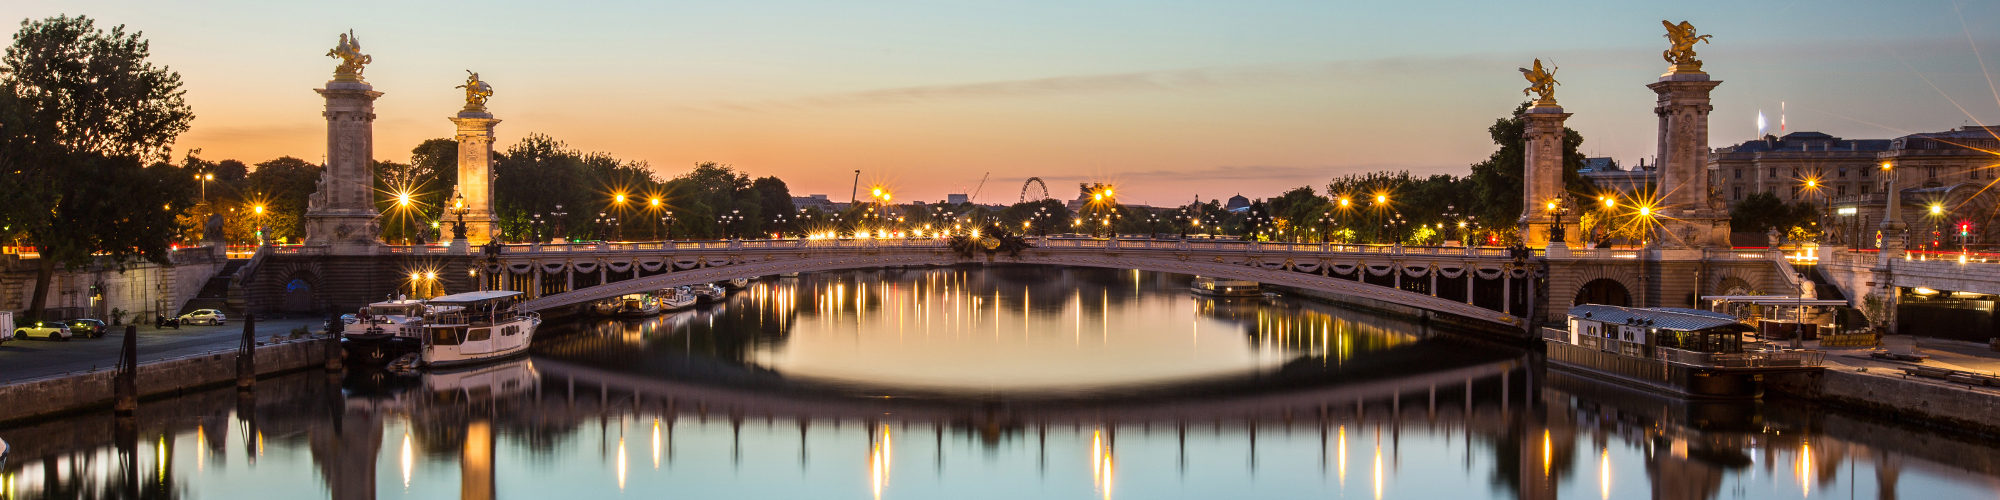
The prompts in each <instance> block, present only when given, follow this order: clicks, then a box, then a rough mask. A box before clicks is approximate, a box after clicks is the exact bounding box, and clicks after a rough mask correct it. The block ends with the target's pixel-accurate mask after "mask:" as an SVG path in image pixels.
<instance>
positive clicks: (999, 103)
mask: <svg viewBox="0 0 2000 500" xmlns="http://www.w3.org/2000/svg"><path fill="white" fill-rule="evenodd" d="M1627 4H1628V3H1627V2H1602V1H1551V2H1533V3H1522V2H1459V3H1444V2H1354V1H1253V2H1162V1H1125V2H1111V1H1089V2H1084V1H1047V2H1043V1H1008V2H958V1H948V2H947V1H907V2H814V1H796V2H794V1H784V2H641V1H607V2H547V1H518V2H517V1H491V2H403V1H383V2H373V1H342V2H257V1H232V2H224V1H176V2H159V1H145V2H138V1H90V2H83V1H66V2H50V1H21V2H6V3H4V4H0V19H5V20H7V21H9V22H10V24H8V25H7V26H9V27H8V28H7V31H8V32H9V33H10V34H11V33H12V32H13V31H14V30H15V29H18V27H17V25H15V24H12V23H13V22H18V21H19V20H21V19H27V18H35V19H39V18H43V17H48V16H53V15H57V14H84V15H89V16H91V17H93V18H96V19H98V21H99V23H100V24H101V25H103V26H106V27H108V26H110V25H116V24H124V25H126V26H128V27H129V28H131V29H136V30H140V31H143V32H144V33H145V36H146V38H147V39H149V40H151V41H152V47H153V59H154V61H156V62H158V63H162V64H165V65H168V66H170V67H171V68H172V69H173V70H175V71H178V72H180V73H181V75H182V76H183V78H184V80H185V82H186V88H187V90H188V98H189V101H190V103H191V104H192V105H193V107H194V111H195V114H196V116H197V118H196V120H195V122H194V127H193V129H192V130H190V131H189V132H188V133H187V134H185V135H183V136H181V138H180V140H179V141H178V143H177V144H176V148H177V150H181V151H185V150H187V149H189V148H200V149H201V150H202V154H201V156H202V157H203V158H207V159H211V160H220V159H228V158H234V159H239V160H243V161H245V162H249V163H256V162H260V161H265V160H269V159H271V158H275V157H278V156H284V155H291V156H297V157H301V158H305V159H307V160H310V161H315V162H317V161H319V160H320V159H321V157H322V155H324V154H325V147H326V146H325V121H324V119H323V118H322V117H321V116H320V112H321V107H322V104H323V102H322V100H321V99H320V97H319V96H318V95H317V94H315V93H313V91H312V89H314V88H318V87H321V86H322V85H323V84H324V83H325V81H326V80H327V79H329V78H330V77H331V74H332V70H333V67H334V65H335V60H334V59H331V58H328V57H326V56H325V55H324V54H325V53H326V51H327V49H328V48H331V47H332V46H333V45H334V43H335V42H336V34H338V33H341V32H345V31H346V30H348V29H353V30H354V31H355V32H356V33H357V34H358V35H359V37H360V39H361V41H362V44H363V52H365V53H368V54H371V55H373V56H374V64H372V65H369V66H368V68H367V79H368V81H369V83H371V84H373V85H374V86H375V89H376V90H378V91H381V92H384V93H385V95H383V96H382V98H381V99H380V100H378V101H377V103H376V114H377V116H378V118H377V121H376V122H375V143H376V144H375V156H376V158H378V159H382V160H392V161H408V160H409V152H410V149H411V148H412V147H414V146H415V145H416V144H417V143H418V142H420V141H422V140H424V139H429V138H438V137H450V136H451V134H452V133H453V127H452V124H451V122H449V121H447V120H446V117H447V116H450V115H451V114H452V113H454V112H456V111H457V110H458V108H459V107H460V105H461V104H462V102H463V101H462V99H463V94H462V92H461V91H459V90H456V89H453V88H452V87H453V86H455V85H458V84H460V83H462V82H463V80H464V76H465V70H467V69H471V70H474V71H478V72H480V74H481V75H482V76H484V77H485V78H486V79H487V80H488V81H489V82H491V83H492V84H493V86H494V87H495V90H496V94H495V95H494V96H493V98H492V101H491V102H490V104H489V106H490V108H491V110H492V112H493V113H494V114H495V115H497V117H499V118H500V119H502V120H503V121H504V122H503V123H501V124H500V126H499V128H498V132H499V134H500V139H499V144H500V146H502V147H505V146H508V145H511V144H513V143H514V142H516V141H518V140H519V139H520V138H521V137H522V136H524V135H526V134H529V133H544V134H548V135H551V136H553V137H555V138H557V139H560V140H563V141H565V142H567V143H568V144H569V145H570V146H572V147H575V148H578V149H582V150H586V151H604V152H608V153H610V154H612V155H614V156H617V157H619V158H624V159H630V160H643V161H646V162H648V163H650V164H651V166H652V167H653V168H654V169H655V170H656V171H657V172H658V173H659V175H660V176H661V177H663V178H664V177H671V176H674V175H678V174H679V173H681V172H683V171H685V170H686V169H687V168H688V167H689V166H690V165H692V164H694V163H695V162H700V161H715V162H721V163H727V164H731V165H734V166H736V167H737V168H740V169H742V170H744V171H746V172H748V173H750V174H752V175H757V176H762V175H778V176H780V177H782V178H784V179H785V180H786V181H787V182H789V183H790V185H791V188H792V192H793V193H794V194H797V195H804V194H808V193H824V194H829V195H832V197H833V198H834V199H836V200H841V201H844V200H845V199H846V198H847V193H841V192H840V191H841V190H840V188H844V187H848V185H849V182H850V180H851V179H852V176H853V171H854V170H856V169H860V170H862V171H863V174H862V182H863V184H864V185H867V184H869V183H881V184H885V185H888V186H891V187H892V188H893V189H895V190H896V191H897V193H898V194H897V199H900V200H937V199H942V198H943V197H944V195H945V194H946V193H961V192H970V191H971V190H972V189H973V187H974V185H976V184H977V183H978V181H979V179H980V177H981V176H982V175H983V174H984V173H986V172H992V180H991V181H989V182H987V184H986V185H985V188H984V190H983V191H982V192H981V193H980V196H979V198H978V201H981V202H989V203H1012V202H1014V201H1015V200H1016V198H1017V197H1018V196H1019V191H1020V187H1021V182H1022V180H1023V179H1025V178H1027V177H1029V176H1040V177H1041V178H1043V179H1045V180H1047V181H1048V182H1049V184H1050V186H1051V187H1052V188H1053V189H1054V191H1055V193H1053V194H1055V195H1056V196H1057V197H1061V198H1067V197H1073V196H1074V194H1075V193H1074V187H1073V186H1075V185H1076V183H1077V182H1081V181H1108V182H1115V183H1117V185H1118V186H1119V191H1120V193H1121V198H1122V200H1121V201H1124V202H1127V203H1146V204H1153V205H1178V204H1181V203H1185V202H1187V201H1189V200H1191V199H1193V198H1194V197H1195V196H1197V195H1199V196H1201V197H1202V198H1203V199H1209V198H1215V197H1227V196H1230V195H1233V194H1237V193H1239V192H1240V193H1242V194H1245V195H1248V196H1251V197H1265V196H1273V195H1276V194H1277V193H1279V192H1281V191H1283V190H1285V189H1288V188H1292V187H1297V186H1301V185H1314V186H1324V185H1325V183H1326V181H1327V180H1328V179H1329V178H1331V177H1334V176H1337V175H1341V174H1346V173H1353V172H1362V171H1369V170H1383V169H1388V170H1409V171H1411V172H1413V173H1417V174H1432V173H1450V174H1459V175H1463V174H1465V173H1466V172H1467V169H1466V165H1468V164H1470V163H1473V162H1477V161H1479V160H1481V159H1483V158H1484V157H1485V156H1486V155H1487V154H1489V153H1490V152H1491V151H1492V149H1493V145H1492V144H1491V141H1490V140H1489V139H1488V137H1487V134H1486V127H1487V126H1488V125H1490V124H1491V123H1492V122H1493V120H1494V119H1495V118H1497V117H1499V116H1501V115H1503V114H1505V113H1507V112H1508V111H1510V110H1512V109H1513V107H1514V106H1515V105H1516V104H1518V103H1520V102H1522V101H1523V100H1524V97H1523V96H1522V95H1521V89H1522V88H1523V87H1525V86H1526V82H1525V81H1524V80H1522V78H1521V76H1520V73H1519V72H1518V71H1516V70H1515V68H1517V67H1521V66H1527V65H1528V64H1529V63H1530V62H1531V61H1532V60H1533V59H1534V58H1536V57H1540V58H1543V59H1544V60H1545V61H1553V63H1554V64H1555V65H1557V66H1560V68H1561V69H1560V70H1558V72H1557V74H1556V78H1557V79H1559V80H1561V81H1562V84H1563V85H1562V86H1561V87H1559V88H1558V90H1557V97H1558V99H1559V100H1560V101H1561V102H1562V104H1563V106H1564V107H1565V108H1566V109H1567V111H1569V112H1571V113H1574V114H1575V116H1573V117H1572V118H1570V120H1569V125H1570V127H1572V128H1575V129H1577V130H1578V131H1579V132H1581V133H1582V134H1583V135H1584V138H1585V143H1584V146H1583V151H1584V152H1585V153H1586V154H1588V155H1592V156H1611V157H1615V158H1617V159H1618V160H1619V161H1620V162H1621V163H1624V164H1628V165H1630V164H1633V163H1635V162H1636V160H1637V159H1639V158H1641V157H1650V156H1651V155H1652V154H1653V151H1652V147H1653V140H1654V133H1655V131H1654V126H1655V125H1654V121H1655V118H1654V116H1653V114H1652V106H1653V101H1654V95H1653V93H1652V91H1650V90H1648V89H1646V87H1645V84H1647V83H1650V82H1652V81H1654V79H1656V78H1657V77H1658V76H1659V75H1660V73H1662V72H1664V71H1665V70H1666V68H1667V63H1666V62H1665V61H1663V60H1661V58H1660V52H1661V51H1662V50H1664V49H1665V48H1666V40H1665V39H1663V38H1662V37H1661V35H1662V34H1664V32H1665V31H1664V29H1663V28H1661V27H1660V24H1659V21H1660V20H1662V19H1673V20H1675V21H1679V20H1683V19H1685V20H1688V21H1690V22H1692V23H1693V24H1694V25H1695V26H1696V27H1698V28H1699V29H1700V30H1701V33H1703V34H1712V35H1714V39H1713V43H1712V44H1704V45H1700V46H1697V49H1696V50H1698V51H1699V52H1700V55H1701V59H1703V60H1704V61H1705V62H1706V64H1707V66H1706V68H1705V69H1706V70H1707V71H1708V72H1709V73H1710V74H1712V75H1714V77H1715V78H1717V79H1720V80H1722V81H1723V82H1724V83H1723V84H1722V85H1721V86H1720V87H1718V88H1717V89H1716V90H1715V93H1714V97H1715V111H1714V115H1713V122H1712V124H1711V129H1712V135H1711V137H1710V140H1711V142H1712V143H1713V144H1715V145H1717V146H1722V145H1727V144H1734V143H1737V142H1741V141H1744V140H1748V139H1751V138H1753V137H1755V136H1756V132H1757V131H1756V128H1755V118H1756V115H1757V112H1758V111H1759V110H1762V111H1763V112H1764V113H1765V114H1766V115H1768V116H1769V117H1770V121H1771V124H1772V125H1771V127H1772V128H1773V129H1775V128H1776V124H1777V121H1778V108H1779V101H1781V100H1782V101H1785V102H1786V109H1787V110H1788V111H1789V114H1788V116H1787V117H1786V121H1787V122H1788V124H1789V127H1790V129H1791V130H1793V131H1797V130H1817V131H1823V132H1827V133H1831V134H1833V135H1836V136H1843V137H1850V138H1887V137H1894V136H1899V135H1903V134H1908V133H1913V132H1925V131H1936V130H1944V129H1949V128H1954V127H1958V126H1962V125H1966V124H1971V123H1993V122H1994V121H1995V120H2000V92H1996V91H1995V90H1994V87H1993V86H1992V84H1993V80H1992V78H1991V77H1990V76H1989V75H1992V74H1993V72H1994V71H1989V70H1988V69H1990V70H1995V71H2000V59H1995V57H1996V55H2000V3H1996V2H1961V3H1959V4H1954V3H1951V2H1942V1H1923V0H1919V1H1908V2H1881V1H1865V2H1864V1H1835V2H1807V1H1790V2H1743V1H1721V2H1712V1H1694V2H1653V3H1647V4H1643V5H1627ZM1982 55H1983V56H1984V58H1985V59H1986V61H1984V66H1986V68H1982V61H1981V56H1982ZM1773 132H1775V130H1774V131H1773Z"/></svg>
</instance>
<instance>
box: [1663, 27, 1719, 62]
mask: <svg viewBox="0 0 2000 500" xmlns="http://www.w3.org/2000/svg"><path fill="white" fill-rule="evenodd" d="M1660 24H1662V25H1666V27H1667V35H1666V36H1667V43H1669V44H1671V47H1670V48H1668V49H1667V50H1666V51H1665V52H1661V53H1660V56H1661V57H1665V58H1666V59H1667V62H1670V63H1673V64H1674V66H1686V67H1687V68H1688V69H1691V70H1694V71H1701V61H1700V60H1698V59H1695V58H1694V44H1695V42H1703V43H1707V42H1708V38H1709V37H1710V36H1712V35H1696V34H1695V30H1694V25H1692V24H1688V22H1687V21H1681V23H1680V24H1674V23H1673V22H1672V21H1665V20H1662V21H1660Z"/></svg>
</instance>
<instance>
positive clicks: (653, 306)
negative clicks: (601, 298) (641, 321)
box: [611, 293, 660, 318]
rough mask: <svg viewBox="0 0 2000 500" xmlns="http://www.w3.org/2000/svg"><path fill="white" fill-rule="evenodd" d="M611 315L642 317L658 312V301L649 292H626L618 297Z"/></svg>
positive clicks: (655, 314) (657, 313) (656, 314)
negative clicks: (616, 304)
mask: <svg viewBox="0 0 2000 500" xmlns="http://www.w3.org/2000/svg"><path fill="white" fill-rule="evenodd" d="M611 313H612V315H614V316H618V317H621V318H644V317H649V316H658V315H659V314H660V301H659V300H658V299H655V298H653V294H650V293H634V294H627V295H625V296H623V297H619V298H618V306H617V308H616V309H614V310H612V312H611Z"/></svg>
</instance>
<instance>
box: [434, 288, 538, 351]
mask: <svg viewBox="0 0 2000 500" xmlns="http://www.w3.org/2000/svg"><path fill="white" fill-rule="evenodd" d="M520 299H521V292H516V291H510V290H489V291H480V292H465V293H458V294H452V295H446V296H442V297H437V298H433V299H431V300H430V301H429V302H428V303H429V305H430V312H429V313H428V314H426V315H425V316H424V346H423V350H422V351H421V352H422V354H423V363H424V366H426V367H432V368H435V367H442V366H453V365H464V364H472V363H481V362H486V361H493V360H498V359H504V358H507V357H511V356H515V355H519V354H525V353H527V352H528V344H529V343H531V342H533V341H534V338H535V327H537V326H541V324H542V318H541V316H538V315H536V314H535V313H531V312H522V311H520V310H519V308H517V307H515V304H516V303H517V302H519V301H520Z"/></svg>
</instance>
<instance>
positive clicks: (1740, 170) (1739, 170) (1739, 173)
mask: <svg viewBox="0 0 2000 500" xmlns="http://www.w3.org/2000/svg"><path fill="white" fill-rule="evenodd" d="M1736 178H1738V179H1741V178H1743V169H1740V168H1739V169H1736ZM453 227H457V226H453Z"/></svg>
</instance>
